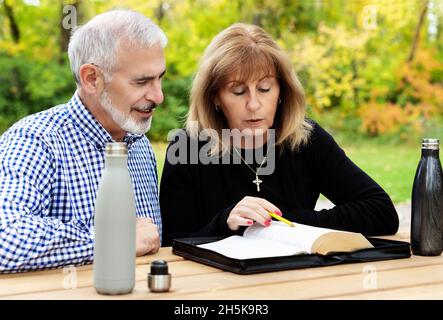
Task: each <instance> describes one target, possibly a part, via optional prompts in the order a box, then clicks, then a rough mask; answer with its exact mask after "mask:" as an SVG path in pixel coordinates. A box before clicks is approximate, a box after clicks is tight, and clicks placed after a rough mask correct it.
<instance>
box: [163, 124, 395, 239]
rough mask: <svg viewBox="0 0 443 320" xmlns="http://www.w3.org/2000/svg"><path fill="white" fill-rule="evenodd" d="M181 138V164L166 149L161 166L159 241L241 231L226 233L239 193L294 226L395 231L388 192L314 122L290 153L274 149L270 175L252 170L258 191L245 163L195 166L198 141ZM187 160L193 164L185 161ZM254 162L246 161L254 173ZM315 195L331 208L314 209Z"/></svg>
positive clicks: (374, 232) (381, 232) (376, 232)
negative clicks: (272, 208) (273, 210)
mask: <svg viewBox="0 0 443 320" xmlns="http://www.w3.org/2000/svg"><path fill="white" fill-rule="evenodd" d="M184 135H185V133H184V131H183V132H181V134H179V135H178V136H177V137H176V140H175V142H172V143H171V144H170V145H169V147H168V152H169V153H170V155H175V156H177V155H178V152H173V151H174V150H175V149H176V148H177V147H178V143H179V141H180V139H179V137H180V136H181V138H183V136H184ZM185 140H186V143H185V146H186V147H185V148H184V149H186V150H185V152H187V157H186V158H187V160H188V164H173V162H174V160H171V159H173V157H170V155H169V156H168V154H167V156H166V160H165V165H164V168H163V174H162V179H161V186H160V206H161V214H162V222H163V224H162V225H163V230H162V234H163V238H162V240H163V241H162V245H163V246H170V245H171V244H172V240H173V239H174V238H180V237H192V236H216V235H226V236H227V235H232V234H236V233H237V234H238V233H239V232H242V231H243V230H244V228H240V231H237V232H233V231H231V230H230V229H229V228H228V226H227V224H226V220H227V218H228V215H229V213H230V211H231V210H232V208H233V207H234V206H235V205H236V204H237V203H238V202H239V201H240V200H241V199H242V198H243V197H245V196H253V197H261V198H264V199H266V200H268V201H270V202H271V203H273V204H274V205H276V206H277V207H278V208H280V210H281V211H282V213H283V217H285V218H287V219H289V220H291V221H294V222H298V223H303V224H308V225H313V226H319V227H326V228H332V229H340V230H346V231H353V232H360V233H363V234H364V235H386V234H394V233H396V232H397V229H398V223H399V221H398V216H397V213H396V211H395V208H394V205H393V204H392V201H391V199H390V198H389V196H388V195H387V194H386V192H385V191H384V190H383V189H382V188H381V187H380V186H379V185H378V184H377V183H376V182H375V181H374V180H372V179H371V178H370V177H369V176H368V175H367V174H366V173H364V172H363V171H362V170H361V169H360V168H358V167H357V166H356V165H355V164H354V163H353V162H352V161H351V160H350V159H349V158H348V157H347V156H346V154H345V153H344V151H343V150H342V149H341V148H340V147H339V146H338V145H337V143H336V142H335V141H334V139H333V138H332V137H331V136H330V135H329V134H328V133H327V132H326V131H325V130H324V129H323V128H321V127H320V126H319V125H318V124H316V123H313V131H312V133H311V136H310V138H309V141H308V143H307V144H305V145H304V146H302V147H300V148H299V149H298V150H297V151H290V150H289V149H287V148H285V149H284V151H283V152H282V147H277V148H276V155H275V170H274V172H273V173H272V174H270V175H259V178H260V179H261V180H262V181H263V182H262V183H261V184H260V192H257V187H256V185H255V184H253V183H252V180H254V179H255V174H254V173H253V172H252V170H251V169H250V168H248V167H247V166H246V165H245V164H244V162H241V163H240V164H202V163H201V162H200V161H198V163H195V159H196V152H198V148H201V147H202V143H199V145H198V147H197V149H196V148H195V147H194V148H192V147H191V143H190V141H191V140H190V139H189V138H188V137H185ZM181 142H183V140H181ZM181 147H183V145H181ZM184 149H183V148H182V149H181V150H180V151H181V152H183V151H184ZM175 151H176V150H175ZM181 155H182V156H183V153H182V154H181ZM192 157H194V163H195V164H189V160H191V158H192ZM220 162H221V160H220ZM258 163H259V164H260V161H258ZM259 164H256V165H252V164H250V166H251V167H252V169H254V170H255V169H256V168H258V167H259ZM259 173H260V171H259ZM320 193H321V194H323V195H324V196H325V197H327V198H328V199H329V200H331V201H332V202H333V203H334V204H335V207H334V208H332V209H324V210H320V211H315V210H314V208H315V205H316V202H317V199H318V197H319V195H320Z"/></svg>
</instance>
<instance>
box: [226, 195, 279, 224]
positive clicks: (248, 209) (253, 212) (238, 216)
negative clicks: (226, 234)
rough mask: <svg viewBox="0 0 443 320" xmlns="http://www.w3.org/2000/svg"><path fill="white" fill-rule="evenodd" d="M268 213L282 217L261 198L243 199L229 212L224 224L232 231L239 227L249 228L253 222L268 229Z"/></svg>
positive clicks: (269, 220) (272, 206) (271, 205)
mask: <svg viewBox="0 0 443 320" xmlns="http://www.w3.org/2000/svg"><path fill="white" fill-rule="evenodd" d="M268 211H272V212H275V213H276V214H278V215H279V216H281V215H282V214H281V211H280V209H279V208H277V207H276V206H274V205H273V204H272V203H270V202H269V201H267V200H265V199H263V198H256V197H244V198H243V199H242V200H240V201H239V202H238V203H237V204H236V205H235V207H234V208H233V209H232V210H231V212H230V213H229V217H228V219H227V220H226V223H227V224H228V227H229V229H231V230H233V231H236V230H238V229H239V227H240V226H250V225H252V224H253V223H254V221H256V222H258V223H260V224H261V225H264V226H265V227H269V226H270V225H271V216H270V215H269V213H268Z"/></svg>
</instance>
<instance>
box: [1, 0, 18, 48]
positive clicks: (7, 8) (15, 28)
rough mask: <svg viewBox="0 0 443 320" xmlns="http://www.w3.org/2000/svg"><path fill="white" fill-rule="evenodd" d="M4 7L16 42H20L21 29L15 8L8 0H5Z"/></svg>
mask: <svg viewBox="0 0 443 320" xmlns="http://www.w3.org/2000/svg"><path fill="white" fill-rule="evenodd" d="M3 7H4V8H5V13H6V16H7V17H8V20H9V25H10V26H11V36H12V39H13V40H14V42H15V43H19V42H20V29H19V28H18V24H17V21H16V20H15V16H14V10H13V8H12V7H11V6H10V5H9V4H8V2H7V0H3Z"/></svg>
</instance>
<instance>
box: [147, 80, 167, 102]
mask: <svg viewBox="0 0 443 320" xmlns="http://www.w3.org/2000/svg"><path fill="white" fill-rule="evenodd" d="M145 99H146V100H149V101H152V102H154V103H155V104H156V105H159V104H161V103H162V102H163V100H164V97H163V91H162V85H161V82H160V81H156V83H154V84H153V85H152V86H150V87H149V88H148V90H147V91H146V94H145Z"/></svg>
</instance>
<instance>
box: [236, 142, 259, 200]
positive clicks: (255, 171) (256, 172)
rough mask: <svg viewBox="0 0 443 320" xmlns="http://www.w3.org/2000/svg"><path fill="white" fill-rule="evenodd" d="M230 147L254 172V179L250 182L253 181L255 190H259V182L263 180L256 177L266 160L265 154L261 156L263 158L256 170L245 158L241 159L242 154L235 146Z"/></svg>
mask: <svg viewBox="0 0 443 320" xmlns="http://www.w3.org/2000/svg"><path fill="white" fill-rule="evenodd" d="M232 148H233V149H234V151H235V152H236V153H237V154H238V156H239V157H240V159H242V161H243V162H244V164H245V165H247V166H248V168H249V169H250V170H251V171H252V172H254V174H255V180H252V183H254V184H255V185H256V186H257V192H260V183H262V182H263V181H262V180H260V179H259V178H258V172H259V171H260V169H261V167H262V166H263V164H264V163H265V161H266V157H267V156H265V157H264V158H263V160H262V162H261V163H260V166H259V167H258V169H257V170H254V169H252V168H251V166H250V165H249V164H248V163H247V162H246V160H245V159H243V157H242V155H241V154H240V152H238V150H237V148H236V147H234V146H232Z"/></svg>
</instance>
